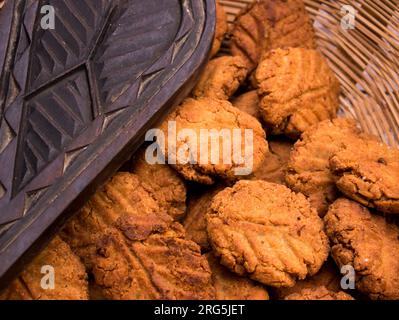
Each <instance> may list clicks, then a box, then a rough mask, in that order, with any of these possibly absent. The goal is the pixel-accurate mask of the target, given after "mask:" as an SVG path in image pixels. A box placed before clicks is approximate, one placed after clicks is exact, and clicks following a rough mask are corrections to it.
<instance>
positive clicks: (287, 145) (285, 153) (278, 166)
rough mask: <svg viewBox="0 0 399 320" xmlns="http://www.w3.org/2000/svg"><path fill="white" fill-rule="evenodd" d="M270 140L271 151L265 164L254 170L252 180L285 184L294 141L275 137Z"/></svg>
mask: <svg viewBox="0 0 399 320" xmlns="http://www.w3.org/2000/svg"><path fill="white" fill-rule="evenodd" d="M268 142H269V151H270V152H269V154H268V155H267V156H266V159H265V161H263V164H262V165H261V166H260V167H259V169H258V170H256V171H255V172H254V174H253V176H252V177H251V180H265V181H268V182H274V183H278V184H285V174H286V171H287V165H288V160H289V158H290V153H291V149H292V147H293V143H292V141H289V140H286V139H274V140H269V141H268Z"/></svg>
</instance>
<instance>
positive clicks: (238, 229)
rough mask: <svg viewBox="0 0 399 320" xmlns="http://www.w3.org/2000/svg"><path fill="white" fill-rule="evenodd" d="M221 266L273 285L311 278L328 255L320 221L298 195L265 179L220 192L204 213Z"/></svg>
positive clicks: (279, 285) (303, 198) (289, 283)
mask: <svg viewBox="0 0 399 320" xmlns="http://www.w3.org/2000/svg"><path fill="white" fill-rule="evenodd" d="M206 219H207V230H208V236H209V240H210V242H211V245H212V247H213V249H214V252H215V254H216V255H217V256H218V257H220V259H221V263H222V264H223V265H225V266H226V267H228V268H229V269H230V270H231V271H233V272H235V273H237V274H239V275H247V276H249V277H250V278H251V279H253V280H257V281H259V282H261V283H263V284H266V285H270V286H273V287H289V286H293V285H294V284H295V282H296V281H297V280H302V279H304V278H305V277H306V276H312V275H314V274H316V273H317V272H318V271H319V269H320V268H321V266H322V265H323V263H324V261H326V260H327V257H328V251H329V246H328V239H327V237H326V235H325V234H324V231H323V222H322V220H321V219H320V218H319V217H318V215H317V213H316V211H315V210H314V209H312V208H311V207H310V204H309V202H308V201H307V200H306V198H305V197H304V196H303V195H301V194H295V193H293V192H291V190H289V189H288V188H287V187H285V186H282V185H279V184H274V183H269V182H265V181H240V182H238V183H236V184H235V185H234V187H232V188H227V189H225V190H223V191H221V192H219V193H218V194H217V195H216V196H215V197H214V198H213V201H212V205H211V208H210V210H209V211H208V213H207V215H206Z"/></svg>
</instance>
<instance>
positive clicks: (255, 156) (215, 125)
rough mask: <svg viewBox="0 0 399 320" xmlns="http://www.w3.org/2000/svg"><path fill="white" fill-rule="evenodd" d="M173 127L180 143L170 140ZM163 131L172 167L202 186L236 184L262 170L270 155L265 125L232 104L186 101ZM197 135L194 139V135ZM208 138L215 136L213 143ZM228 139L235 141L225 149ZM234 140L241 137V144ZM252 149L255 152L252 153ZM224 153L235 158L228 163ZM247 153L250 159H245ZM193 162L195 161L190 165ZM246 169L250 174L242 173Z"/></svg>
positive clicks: (229, 158) (166, 153)
mask: <svg viewBox="0 0 399 320" xmlns="http://www.w3.org/2000/svg"><path fill="white" fill-rule="evenodd" d="M171 125H176V132H177V133H180V134H181V135H179V134H178V135H179V139H175V138H174V137H173V136H171V137H170V139H169V138H168V131H170V130H169V129H170V126H171ZM161 130H162V132H163V133H164V136H165V141H166V142H167V143H165V150H166V151H165V157H166V158H167V161H168V163H169V164H171V165H172V166H173V167H174V168H175V169H176V170H177V171H178V172H179V173H180V174H181V175H182V176H183V177H184V178H185V179H186V180H190V181H196V182H199V183H202V184H208V185H210V184H213V183H214V182H215V179H216V178H221V179H225V180H229V181H230V180H232V181H234V180H237V179H239V178H240V177H242V176H245V175H249V174H251V173H252V171H254V170H256V169H257V168H258V167H259V166H260V164H261V163H262V161H263V160H264V158H265V156H266V154H267V152H268V146H267V141H266V135H265V132H264V130H263V128H262V126H261V124H260V123H259V122H258V121H257V120H256V119H255V118H253V117H251V116H250V115H248V114H246V113H244V112H242V111H240V110H238V109H237V108H234V107H233V106H232V105H231V103H230V102H228V101H223V100H215V99H210V98H201V99H198V100H194V99H191V98H189V99H186V100H185V101H184V102H183V103H182V104H181V105H180V106H179V107H178V108H177V109H176V110H175V111H174V112H173V113H171V114H170V115H169V117H168V118H167V119H166V120H165V122H164V123H163V124H162V125H161ZM187 130H190V132H188V131H187ZM193 132H194V133H195V136H194V137H192V135H191V133H193ZM204 132H205V133H204ZM237 132H238V134H236V133H237ZM240 133H241V135H240ZM207 134H212V139H211V138H209V139H207ZM250 134H252V135H253V144H252V143H246V139H245V136H246V135H247V137H248V136H250ZM228 136H230V137H232V138H231V140H230V142H231V143H230V144H227V147H225V148H224V147H223V144H224V143H225V142H226V141H227V142H229V139H227V137H228ZM234 136H236V137H240V136H241V141H240V140H238V139H237V138H235V141H234ZM219 137H221V138H220V139H219ZM168 140H169V141H168ZM176 140H177V141H176ZM211 141H216V142H215V143H211ZM218 142H219V143H218ZM240 142H241V148H240ZM229 145H230V147H229ZM234 145H236V147H234ZM237 145H238V146H237ZM215 146H216V147H215ZM217 146H219V150H218V148H217ZM251 146H253V150H250V148H251ZM223 149H225V151H226V152H227V154H228V155H229V152H228V151H230V153H231V155H232V156H231V157H227V159H226V157H225V155H224V153H223ZM207 150H208V152H207V153H208V155H207V156H206V151H207ZM245 150H247V152H245ZM182 152H183V156H181V154H182ZM245 153H247V156H248V157H244V154H245ZM212 154H213V155H214V156H213V157H212ZM240 155H241V156H242V157H244V158H245V159H246V161H245V164H243V163H240V161H237V159H238V158H239V156H240ZM190 159H194V160H195V161H188V160H190ZM201 159H202V160H201ZM252 160H253V161H252ZM251 161H252V162H253V165H252V166H251V163H250V162H251ZM173 162H174V163H175V164H173ZM230 162H231V163H230ZM245 167H246V168H248V169H249V170H244V171H245V172H244V171H243V170H242V169H244V168H245ZM251 167H252V168H251Z"/></svg>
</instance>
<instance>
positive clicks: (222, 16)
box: [211, 1, 228, 57]
mask: <svg viewBox="0 0 399 320" xmlns="http://www.w3.org/2000/svg"><path fill="white" fill-rule="evenodd" d="M227 28H228V26H227V16H226V12H225V11H224V9H223V6H222V5H221V4H220V3H219V1H216V27H215V37H214V38H213V43H212V49H211V56H212V57H213V56H215V55H216V54H217V53H218V52H219V49H220V47H221V46H222V42H223V39H224V36H225V35H226V33H227Z"/></svg>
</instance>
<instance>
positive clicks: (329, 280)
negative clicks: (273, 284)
mask: <svg viewBox="0 0 399 320" xmlns="http://www.w3.org/2000/svg"><path fill="white" fill-rule="evenodd" d="M341 277H342V276H341V275H340V274H339V271H338V267H337V266H336V264H335V263H334V261H333V260H332V259H328V260H327V261H326V262H325V263H324V264H323V266H322V267H321V269H320V271H319V272H318V273H316V274H315V275H314V276H312V277H308V278H306V279H305V280H301V281H298V282H297V283H296V284H295V286H293V287H291V288H275V289H274V290H273V294H274V295H275V296H276V297H277V298H278V299H284V298H286V297H287V296H289V295H292V294H300V293H301V291H302V290H304V289H310V290H314V289H317V288H320V287H325V288H327V290H328V291H332V292H339V291H341V290H342V289H341V283H340V282H341Z"/></svg>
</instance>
